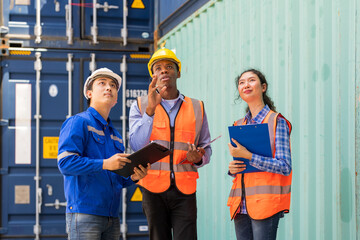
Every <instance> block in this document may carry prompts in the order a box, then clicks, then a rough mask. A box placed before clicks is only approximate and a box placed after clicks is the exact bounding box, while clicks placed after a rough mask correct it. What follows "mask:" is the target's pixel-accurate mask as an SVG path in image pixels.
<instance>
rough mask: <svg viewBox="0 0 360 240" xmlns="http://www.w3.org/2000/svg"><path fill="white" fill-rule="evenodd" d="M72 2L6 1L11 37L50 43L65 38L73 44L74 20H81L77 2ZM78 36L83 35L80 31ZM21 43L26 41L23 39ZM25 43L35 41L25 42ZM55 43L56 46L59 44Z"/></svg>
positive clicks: (5, 10)
mask: <svg viewBox="0 0 360 240" xmlns="http://www.w3.org/2000/svg"><path fill="white" fill-rule="evenodd" d="M71 2H72V1H61V0H7V1H4V3H3V16H4V25H5V26H7V27H8V28H9V29H8V35H7V37H9V38H10V39H18V40H23V41H31V42H34V41H35V42H36V43H37V45H39V44H41V45H44V41H45V44H46V42H47V43H49V42H50V41H54V40H62V41H64V43H65V45H68V44H72V42H73V38H74V31H73V29H74V27H73V19H74V20H75V19H78V17H76V16H73V15H74V13H75V14H76V13H77V12H76V10H79V9H76V8H74V6H76V4H75V5H73V4H71ZM69 3H70V4H69ZM78 12H79V11H78ZM77 14H78V13H77ZM77 16H78V15H77ZM75 37H79V32H76V33H75ZM14 44H16V43H14ZM19 44H22V43H20V42H19ZM25 45H31V44H29V43H25ZM48 45H49V44H48ZM51 45H54V46H55V44H51ZM18 47H20V46H18Z"/></svg>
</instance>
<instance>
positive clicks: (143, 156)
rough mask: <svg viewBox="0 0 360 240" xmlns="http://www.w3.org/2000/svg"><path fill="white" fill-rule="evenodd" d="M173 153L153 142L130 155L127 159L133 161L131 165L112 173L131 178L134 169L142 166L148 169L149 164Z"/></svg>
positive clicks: (128, 164)
mask: <svg viewBox="0 0 360 240" xmlns="http://www.w3.org/2000/svg"><path fill="white" fill-rule="evenodd" d="M171 152H172V151H171V150H170V149H168V148H167V147H164V146H162V145H160V144H158V143H155V142H152V143H150V144H148V145H146V146H145V147H143V148H142V149H140V150H138V151H136V152H134V153H133V154H131V155H129V156H128V157H127V158H128V159H130V160H131V163H127V164H126V165H125V166H124V167H123V168H122V169H118V170H113V171H112V172H114V173H116V174H119V175H121V176H123V177H129V176H130V175H132V174H134V168H135V167H138V166H139V165H140V164H141V165H143V166H144V167H146V166H147V164H148V163H150V164H153V163H154V162H157V161H159V160H160V159H162V158H164V157H166V156H168V155H170V154H171Z"/></svg>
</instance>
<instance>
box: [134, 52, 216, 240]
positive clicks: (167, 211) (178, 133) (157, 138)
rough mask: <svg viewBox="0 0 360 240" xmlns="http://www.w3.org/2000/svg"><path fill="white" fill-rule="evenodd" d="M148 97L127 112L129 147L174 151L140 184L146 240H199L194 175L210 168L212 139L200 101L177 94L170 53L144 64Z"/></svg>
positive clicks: (175, 64) (176, 64)
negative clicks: (151, 145)
mask: <svg viewBox="0 0 360 240" xmlns="http://www.w3.org/2000/svg"><path fill="white" fill-rule="evenodd" d="M148 69H149V73H150V76H151V77H152V81H151V83H150V85H149V90H148V95H147V96H143V97H139V98H138V99H137V101H136V102H134V103H133V104H132V106H131V108H130V146H131V148H132V149H133V150H135V151H136V150H138V149H140V148H142V147H144V146H145V145H147V144H148V143H149V142H151V141H154V142H157V143H159V144H162V145H164V146H166V147H168V148H170V149H171V150H172V154H171V155H170V156H168V157H165V158H163V159H161V160H160V161H158V162H156V163H154V164H152V165H151V168H150V169H149V171H148V175H147V176H146V177H145V178H143V179H142V180H140V181H139V183H138V184H139V185H141V186H142V187H143V188H144V189H143V201H142V205H143V210H144V213H145V215H146V218H147V220H148V224H149V230H150V239H161V240H163V239H172V238H173V239H175V240H183V239H197V230H196V218H197V207H196V180H197V178H198V177H199V175H198V172H197V169H198V168H199V167H202V166H204V165H206V164H208V163H209V161H210V156H211V153H212V151H211V147H210V146H207V147H204V148H202V146H205V144H207V143H208V142H210V133H209V127H208V122H207V117H206V114H205V109H204V103H203V102H202V101H199V100H196V99H193V98H189V97H185V96H184V95H182V94H181V93H180V92H179V90H178V88H177V84H176V83H177V79H178V78H180V75H181V62H180V60H179V59H178V58H177V57H176V55H175V53H174V52H172V51H171V50H169V49H165V48H163V49H160V50H158V51H156V52H155V53H154V54H153V56H152V57H151V59H150V61H149V63H148Z"/></svg>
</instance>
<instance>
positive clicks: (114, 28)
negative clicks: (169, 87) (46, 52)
mask: <svg viewBox="0 0 360 240" xmlns="http://www.w3.org/2000/svg"><path fill="white" fill-rule="evenodd" d="M1 4H2V8H0V9H2V12H1V13H0V14H1V19H2V20H1V23H2V26H0V27H1V32H2V33H3V34H4V35H5V36H4V37H6V38H7V39H9V41H10V46H11V47H43V48H60V49H63V48H72V49H79V48H81V49H99V50H112V51H113V50H117V51H149V44H151V43H152V42H153V31H154V30H153V29H154V23H153V22H154V7H153V5H154V4H153V0H129V1H128V0H123V1H120V0H92V1H91V0H90V1H89V0H86V1H85V0H68V1H61V0H31V1H30V0H11V1H10V0H8V1H1Z"/></svg>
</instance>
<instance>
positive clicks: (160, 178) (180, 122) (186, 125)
mask: <svg viewBox="0 0 360 240" xmlns="http://www.w3.org/2000/svg"><path fill="white" fill-rule="evenodd" d="M137 100H138V106H139V109H140V112H141V115H143V114H144V112H145V111H146V107H147V105H148V98H147V96H143V97H139V98H138V99H137ZM203 118H204V106H203V102H201V101H199V100H196V99H192V98H188V97H185V99H184V101H182V103H181V105H180V108H179V112H178V113H177V115H176V118H175V125H174V127H173V128H171V127H170V118H169V116H168V114H167V112H166V111H165V109H164V108H163V106H162V105H161V104H159V105H158V106H157V107H156V109H155V115H154V121H153V128H152V131H151V135H150V141H154V142H157V143H159V144H161V145H163V146H166V147H168V148H169V149H171V150H173V152H172V154H170V155H169V156H167V157H165V158H163V159H161V160H160V161H158V162H156V163H153V164H152V165H151V168H150V169H149V170H148V172H147V175H146V177H144V178H143V179H141V180H140V181H139V183H138V184H139V185H141V186H143V187H144V188H146V189H147V190H149V191H150V192H153V193H161V192H164V191H166V190H167V189H168V188H169V187H170V183H171V174H172V173H173V174H174V177H175V184H176V187H177V188H178V189H179V190H180V191H181V192H182V193H184V194H192V193H195V191H196V180H197V179H198V178H199V174H198V172H197V168H196V167H195V166H194V164H193V163H190V162H188V161H185V162H183V163H180V162H181V161H182V160H184V159H185V158H186V153H187V152H188V143H191V144H195V146H197V145H198V142H199V137H200V130H201V128H202V124H203Z"/></svg>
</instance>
